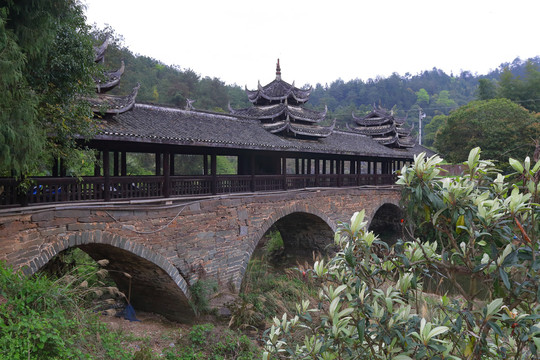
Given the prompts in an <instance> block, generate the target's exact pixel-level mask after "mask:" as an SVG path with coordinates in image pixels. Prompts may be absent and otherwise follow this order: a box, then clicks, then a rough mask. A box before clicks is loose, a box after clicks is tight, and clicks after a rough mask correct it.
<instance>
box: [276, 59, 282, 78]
mask: <svg viewBox="0 0 540 360" xmlns="http://www.w3.org/2000/svg"><path fill="white" fill-rule="evenodd" d="M276 80H281V66H279V58H278V59H277V65H276Z"/></svg>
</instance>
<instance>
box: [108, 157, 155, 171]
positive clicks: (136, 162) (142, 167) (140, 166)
mask: <svg viewBox="0 0 540 360" xmlns="http://www.w3.org/2000/svg"><path fill="white" fill-rule="evenodd" d="M155 161H156V160H155V155H154V154H150V153H127V154H126V170H127V175H154V172H155ZM111 174H112V172H111Z"/></svg>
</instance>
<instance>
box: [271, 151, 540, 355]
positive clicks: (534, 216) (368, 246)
mask: <svg viewBox="0 0 540 360" xmlns="http://www.w3.org/2000/svg"><path fill="white" fill-rule="evenodd" d="M440 162H441V159H440V158H438V157H437V156H433V157H430V158H426V157H425V155H424V154H421V155H420V156H418V157H416V158H415V160H414V163H413V164H412V165H411V166H408V167H407V166H406V167H404V168H403V169H402V171H401V175H400V177H399V180H398V184H400V185H401V186H402V192H403V193H402V200H403V204H404V205H403V206H404V210H405V212H406V214H407V216H406V219H405V222H404V232H403V233H404V238H403V239H401V240H399V241H398V242H397V243H396V244H395V245H392V246H389V245H388V244H386V243H384V242H382V241H381V240H379V239H378V237H377V236H376V235H375V234H373V233H372V232H367V231H366V225H367V222H366V221H365V219H364V211H361V212H357V213H355V214H354V215H353V216H352V218H351V221H350V223H348V224H341V226H340V228H339V229H338V231H337V232H336V235H335V243H336V245H338V246H339V247H340V249H341V250H340V251H339V252H338V253H337V254H336V256H335V257H334V258H332V259H331V260H330V261H328V262H324V261H319V262H316V263H315V264H314V266H313V269H312V270H311V271H312V273H313V276H315V277H317V278H319V279H320V280H321V281H323V286H322V288H321V289H320V291H319V299H318V303H317V304H310V302H309V301H305V300H304V301H302V302H301V303H299V304H298V305H297V311H296V314H295V315H294V316H292V317H291V316H287V314H284V315H283V316H282V317H281V318H275V319H274V324H273V325H272V327H271V328H270V329H269V330H268V331H267V340H266V345H265V352H264V355H263V358H264V359H270V358H273V359H325V360H327V359H328V360H329V359H394V360H408V359H428V358H429V359H475V360H479V359H533V358H537V357H538V355H539V354H538V349H539V348H540V315H539V312H538V310H539V297H540V286H539V284H540V276H539V274H538V270H539V269H540V259H539V255H540V252H539V251H538V250H539V249H538V246H539V245H538V232H539V230H540V229H539V220H538V219H539V217H540V205H539V204H538V203H539V199H540V188H539V179H540V162H537V163H536V164H535V165H534V166H533V165H532V164H531V161H530V159H529V158H527V159H525V161H524V162H519V161H517V160H513V159H511V160H510V165H511V166H512V168H513V169H515V170H516V172H515V173H513V174H508V175H502V174H501V173H500V172H499V171H498V170H497V169H496V168H495V167H494V164H493V163H492V162H490V161H484V160H480V149H479V148H476V149H473V150H472V151H471V152H470V155H469V158H468V161H467V162H465V164H466V165H467V171H466V172H465V173H464V174H463V175H462V176H459V177H455V178H444V177H441V176H440V175H441V169H439V167H438V164H439V163H440ZM463 279H466V280H470V279H476V280H478V283H479V284H483V288H482V291H480V290H479V289H478V288H475V287H467V286H464V282H463ZM441 282H446V283H447V284H449V286H450V287H451V292H449V293H451V294H453V295H449V293H447V292H446V291H445V292H440V288H439V287H438V286H435V288H434V289H433V286H430V287H428V286H427V285H428V283H430V284H440V283H441ZM428 290H429V291H430V292H435V293H429V292H428ZM438 290H439V291H438ZM315 314H317V316H314V315H315ZM299 333H301V334H302V336H301V337H299V336H298V334H299Z"/></svg>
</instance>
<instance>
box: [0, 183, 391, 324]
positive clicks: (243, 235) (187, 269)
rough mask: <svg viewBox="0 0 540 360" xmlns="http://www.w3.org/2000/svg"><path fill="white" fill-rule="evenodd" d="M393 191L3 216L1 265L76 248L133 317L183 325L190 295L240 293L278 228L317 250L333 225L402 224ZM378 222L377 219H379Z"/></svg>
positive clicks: (31, 264)
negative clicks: (357, 218)
mask: <svg viewBox="0 0 540 360" xmlns="http://www.w3.org/2000/svg"><path fill="white" fill-rule="evenodd" d="M399 197H400V192H399V190H398V189H397V188H393V187H386V188H374V187H370V188H339V189H328V188H325V189H309V190H308V189H306V190H299V191H288V192H277V193H255V194H244V195H240V194H239V195H229V196H218V197H208V198H199V199H193V200H186V199H185V198H184V199H180V198H179V199H166V200H161V201H159V202H158V201H156V202H143V201H139V202H137V203H129V202H121V203H110V204H103V203H92V204H88V203H86V204H69V205H58V206H56V207H47V208H32V207H28V208H18V209H10V210H1V211H0V261H5V262H6V263H7V264H8V265H11V266H13V267H14V268H15V269H22V271H23V272H24V273H25V274H27V275H31V274H34V273H36V272H38V271H39V270H40V269H41V268H42V267H43V266H45V265H46V264H47V263H48V262H49V261H50V260H51V259H53V258H54V257H55V256H56V255H58V254H59V253H61V252H62V251H64V250H67V249H69V248H73V247H78V248H80V249H82V250H83V251H85V252H86V253H88V254H89V255H90V256H91V257H92V258H94V259H96V260H99V259H108V260H109V261H110V263H109V265H108V267H107V269H109V270H113V271H111V272H110V274H111V276H112V277H113V279H114V280H115V282H116V284H117V285H118V287H119V288H120V290H121V291H123V292H124V293H126V294H127V293H128V288H129V286H130V284H129V279H128V278H127V277H125V276H124V275H123V274H122V273H123V272H125V273H128V274H130V275H131V303H132V304H133V306H134V307H135V309H139V310H143V311H152V312H156V313H160V314H163V315H164V316H166V317H168V318H170V319H174V320H179V321H189V320H190V319H191V318H192V316H193V312H192V310H191V306H190V298H191V294H190V286H191V285H193V284H194V283H195V282H196V281H198V279H201V278H205V279H214V280H216V281H217V283H218V287H219V289H218V292H223V293H226V292H229V293H231V292H232V293H233V294H234V293H236V292H238V291H239V289H240V285H241V283H242V279H243V277H244V273H245V271H246V268H247V265H248V262H249V260H250V258H251V256H252V254H253V251H254V250H255V248H256V246H257V244H258V243H259V241H260V240H261V238H262V237H263V236H264V234H265V233H266V231H267V230H268V229H269V228H270V227H271V226H272V225H275V226H276V227H277V228H278V229H279V230H280V232H281V234H282V237H283V239H284V243H285V251H286V252H287V251H288V250H289V251H293V250H294V249H313V250H321V249H324V247H325V246H327V245H328V244H331V243H332V242H333V232H334V230H335V229H336V228H337V226H338V222H340V221H343V222H346V221H349V220H350V218H351V216H352V214H353V213H354V212H355V211H359V210H361V209H365V210H366V216H367V218H368V219H369V220H370V221H371V222H372V223H373V224H374V225H375V227H376V228H377V229H383V228H385V226H386V227H392V226H395V224H396V223H398V222H399V219H400V216H401V215H400V210H399V207H398V203H399ZM378 214H380V215H381V216H379V215H378Z"/></svg>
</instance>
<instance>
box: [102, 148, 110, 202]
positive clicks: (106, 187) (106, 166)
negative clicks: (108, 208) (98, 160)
mask: <svg viewBox="0 0 540 360" xmlns="http://www.w3.org/2000/svg"><path fill="white" fill-rule="evenodd" d="M103 178H104V179H103V200H105V201H110V200H111V164H110V159H109V151H108V150H104V151H103Z"/></svg>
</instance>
